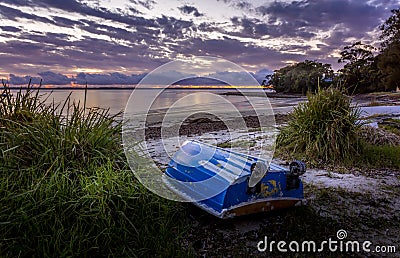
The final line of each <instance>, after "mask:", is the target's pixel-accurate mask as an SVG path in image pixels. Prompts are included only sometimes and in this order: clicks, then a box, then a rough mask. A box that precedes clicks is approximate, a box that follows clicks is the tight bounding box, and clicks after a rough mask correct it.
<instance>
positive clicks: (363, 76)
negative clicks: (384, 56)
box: [339, 41, 386, 93]
mask: <svg viewBox="0 0 400 258" xmlns="http://www.w3.org/2000/svg"><path fill="white" fill-rule="evenodd" d="M374 51H376V49H375V48H374V47H373V46H371V45H365V44H362V43H361V41H359V42H356V43H354V44H352V45H350V46H346V47H345V48H344V50H343V51H342V52H341V53H340V54H341V58H340V59H339V63H346V64H345V66H344V67H343V69H341V70H340V73H341V79H342V80H343V81H344V82H345V83H344V85H346V87H347V90H348V91H349V92H350V93H367V92H374V91H378V90H382V91H384V90H386V89H385V88H380V86H381V85H380V80H381V73H380V71H379V69H378V65H377V60H376V57H375V55H374Z"/></svg>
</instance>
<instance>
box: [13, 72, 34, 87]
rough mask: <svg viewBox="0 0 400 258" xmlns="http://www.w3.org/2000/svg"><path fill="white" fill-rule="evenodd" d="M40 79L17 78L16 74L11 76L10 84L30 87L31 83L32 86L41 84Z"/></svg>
mask: <svg viewBox="0 0 400 258" xmlns="http://www.w3.org/2000/svg"><path fill="white" fill-rule="evenodd" d="M40 79H41V78H40V77H33V76H29V75H26V76H17V75H15V74H10V79H9V83H10V84H11V85H28V83H29V82H31V83H32V84H39V83H40Z"/></svg>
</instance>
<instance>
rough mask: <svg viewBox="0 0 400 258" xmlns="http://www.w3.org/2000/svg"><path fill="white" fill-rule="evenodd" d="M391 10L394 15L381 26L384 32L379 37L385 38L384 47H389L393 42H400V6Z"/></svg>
mask: <svg viewBox="0 0 400 258" xmlns="http://www.w3.org/2000/svg"><path fill="white" fill-rule="evenodd" d="M391 12H392V16H390V17H389V18H388V19H387V20H386V21H385V23H384V24H382V25H381V26H380V29H381V31H382V34H381V36H380V37H379V38H380V39H381V40H383V42H382V48H387V47H388V46H389V45H391V44H393V43H396V42H397V43H399V42H400V8H399V9H394V10H392V11H391Z"/></svg>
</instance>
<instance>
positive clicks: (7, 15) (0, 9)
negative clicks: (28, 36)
mask: <svg viewBox="0 0 400 258" xmlns="http://www.w3.org/2000/svg"><path fill="white" fill-rule="evenodd" d="M5 1H7V0H5ZM0 16H1V17H2V19H5V20H6V19H8V20H13V21H16V20H17V19H18V18H23V19H28V20H31V21H39V22H44V23H53V21H52V20H50V19H48V18H46V17H42V16H38V15H35V14H29V13H25V12H22V11H20V10H18V9H15V8H12V7H8V6H4V5H0Z"/></svg>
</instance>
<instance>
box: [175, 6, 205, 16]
mask: <svg viewBox="0 0 400 258" xmlns="http://www.w3.org/2000/svg"><path fill="white" fill-rule="evenodd" d="M178 9H179V10H180V11H181V12H182V13H186V14H193V15H194V16H196V17H200V16H203V14H201V13H199V11H198V10H197V8H196V7H193V6H189V5H184V6H182V7H179V8H178Z"/></svg>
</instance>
